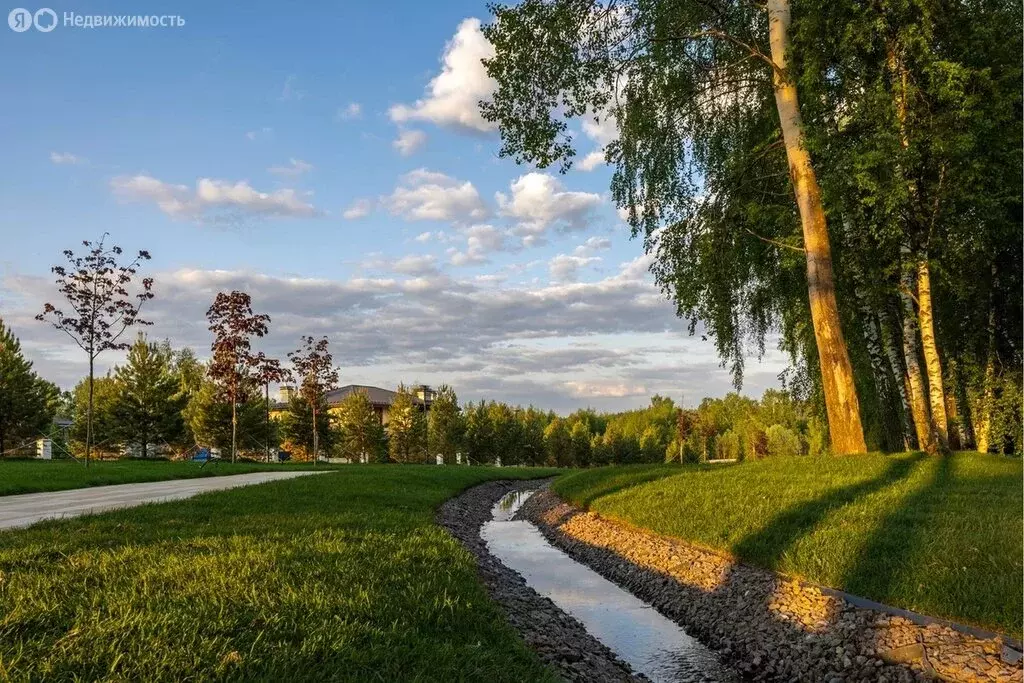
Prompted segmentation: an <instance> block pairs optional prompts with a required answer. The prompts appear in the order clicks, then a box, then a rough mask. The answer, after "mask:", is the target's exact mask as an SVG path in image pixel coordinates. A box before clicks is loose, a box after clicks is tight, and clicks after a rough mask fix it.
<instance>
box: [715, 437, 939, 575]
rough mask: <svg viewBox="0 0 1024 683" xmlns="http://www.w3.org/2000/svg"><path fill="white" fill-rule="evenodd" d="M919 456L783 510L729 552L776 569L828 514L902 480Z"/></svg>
mask: <svg viewBox="0 0 1024 683" xmlns="http://www.w3.org/2000/svg"><path fill="white" fill-rule="evenodd" d="M923 457H925V455H924V454H923V453H917V454H916V455H913V456H911V457H909V458H900V459H898V460H893V461H892V462H891V463H889V465H888V466H887V467H886V468H885V471H884V472H883V473H882V474H881V475H880V476H878V477H875V478H874V479H869V480H867V481H863V482H861V483H859V484H854V485H852V486H846V487H843V488H839V489H833V490H830V491H828V492H826V493H825V494H824V495H821V496H819V497H817V498H815V499H813V500H809V501H807V502H805V503H801V504H800V505H797V506H795V507H791V508H787V509H786V510H785V511H784V512H782V513H780V514H778V515H776V516H775V517H774V518H773V519H772V520H771V521H770V522H768V523H767V524H766V525H765V526H764V527H762V528H761V529H759V530H758V531H756V532H755V533H752V534H748V535H747V536H745V537H744V538H742V539H741V540H740V541H739V543H737V544H736V545H735V546H734V547H733V552H734V553H735V555H736V556H737V557H738V558H739V559H741V560H749V561H753V562H755V563H757V564H760V565H761V566H763V567H767V568H769V569H776V568H777V567H778V563H779V560H781V559H782V556H783V555H785V554H786V551H787V550H789V549H790V548H791V547H792V546H793V545H794V544H795V543H796V542H797V541H799V540H800V539H801V538H803V537H804V536H805V535H806V534H808V533H810V532H811V531H813V530H814V528H815V527H817V526H818V524H820V523H821V521H822V520H823V519H825V517H826V516H828V514H829V513H830V512H832V511H833V510H834V509H836V508H839V507H842V506H844V505H849V504H850V503H853V502H855V501H856V500H858V499H859V498H861V497H863V496H866V495H868V494H871V493H875V492H876V491H880V490H882V489H883V488H886V487H887V486H891V485H892V484H895V483H896V482H898V481H899V480H901V479H904V478H905V477H907V476H908V475H909V474H910V473H911V471H912V470H913V469H914V467H915V466H916V465H917V463H918V462H919V461H920V460H921V458H923Z"/></svg>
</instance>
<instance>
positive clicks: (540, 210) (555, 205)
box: [495, 171, 602, 236]
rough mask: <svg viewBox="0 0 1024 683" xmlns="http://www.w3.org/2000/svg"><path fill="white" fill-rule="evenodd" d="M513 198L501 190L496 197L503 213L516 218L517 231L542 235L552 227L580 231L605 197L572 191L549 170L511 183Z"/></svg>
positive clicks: (532, 173)
mask: <svg viewBox="0 0 1024 683" xmlns="http://www.w3.org/2000/svg"><path fill="white" fill-rule="evenodd" d="M511 190H512V195H511V197H509V196H506V195H505V194H503V193H501V192H498V193H495V198H496V199H497V202H498V207H499V209H500V210H501V213H502V214H503V215H505V216H509V217H511V218H513V219H515V220H516V221H517V226H516V233H517V234H520V235H526V236H530V235H541V234H543V233H544V232H546V231H547V230H548V229H549V228H551V227H552V226H558V227H559V228H560V229H562V230H565V231H569V230H581V229H583V228H585V227H586V226H587V222H588V221H589V219H590V218H591V213H592V211H593V210H594V209H595V208H597V207H598V206H599V205H600V204H601V202H602V200H601V197H600V195H597V194H593V193H591V192H570V191H567V190H564V189H563V188H562V184H561V183H560V182H559V181H558V179H557V178H555V177H554V176H552V175H549V174H547V173H539V172H536V171H535V172H531V173H527V174H525V175H523V176H520V177H519V178H518V179H516V180H514V181H513V182H512V184H511Z"/></svg>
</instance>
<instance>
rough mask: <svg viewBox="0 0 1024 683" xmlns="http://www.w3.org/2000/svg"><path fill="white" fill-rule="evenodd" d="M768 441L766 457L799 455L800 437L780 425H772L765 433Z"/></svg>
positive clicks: (800, 450)
mask: <svg viewBox="0 0 1024 683" xmlns="http://www.w3.org/2000/svg"><path fill="white" fill-rule="evenodd" d="M765 436H766V437H767V439H768V455H771V456H779V455H800V454H801V453H802V452H803V449H802V448H801V446H800V437H799V436H797V435H796V432H794V431H793V430H792V429H789V428H788V427H783V426H782V425H772V426H771V427H769V428H768V430H767V431H766V432H765Z"/></svg>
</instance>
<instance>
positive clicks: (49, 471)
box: [0, 460, 324, 496]
mask: <svg viewBox="0 0 1024 683" xmlns="http://www.w3.org/2000/svg"><path fill="white" fill-rule="evenodd" d="M201 464H202V463H198V462H189V461H186V462H167V461H164V460H153V461H140V460H110V461H97V462H92V463H90V464H89V467H85V466H84V465H83V464H81V463H77V462H75V461H73V460H0V496H9V495H13V494H18V493H37V492H39V491H63V490H65V489H79V488H84V487H86V486H106V485H108V484H129V483H135V482H140V481H165V480H167V479H190V478H192V477H215V476H218V475H224V474H244V473H246V472H264V471H271V472H274V471H279V470H282V469H288V470H297V469H298V470H302V469H309V468H311V467H312V465H311V464H308V463H281V464H269V463H267V464H261V463H236V464H234V465H232V464H231V463H229V462H213V463H210V464H209V465H207V466H206V467H200V465H201ZM319 467H324V466H323V465H320V466H319Z"/></svg>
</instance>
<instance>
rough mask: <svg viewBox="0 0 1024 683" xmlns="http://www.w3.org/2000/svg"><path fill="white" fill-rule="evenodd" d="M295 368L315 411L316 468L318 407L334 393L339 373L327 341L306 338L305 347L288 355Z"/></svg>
mask: <svg viewBox="0 0 1024 683" xmlns="http://www.w3.org/2000/svg"><path fill="white" fill-rule="evenodd" d="M288 358H289V359H290V360H291V362H292V366H293V367H294V368H295V370H294V374H295V377H296V378H297V379H298V381H299V382H300V384H299V393H300V394H301V396H302V398H304V399H305V400H306V401H307V402H308V403H309V406H310V408H311V409H312V411H313V466H314V467H315V466H316V461H317V459H318V458H319V456H320V453H319V447H320V440H319V433H318V431H317V425H316V414H317V406H319V405H320V404H321V403H322V402H323V401H324V399H325V397H326V396H327V392H329V391H331V390H332V389H334V387H335V385H337V383H338V371H337V370H335V369H334V360H333V359H332V358H331V352H330V351H328V350H327V337H323V338H322V339H320V340H319V341H316V340H314V339H313V337H302V347H300V348H299V349H298V350H297V351H292V352H291V353H289V354H288Z"/></svg>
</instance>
